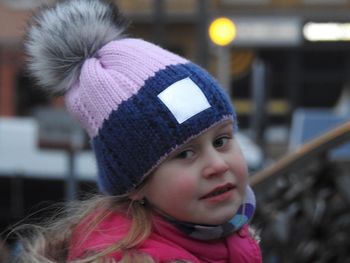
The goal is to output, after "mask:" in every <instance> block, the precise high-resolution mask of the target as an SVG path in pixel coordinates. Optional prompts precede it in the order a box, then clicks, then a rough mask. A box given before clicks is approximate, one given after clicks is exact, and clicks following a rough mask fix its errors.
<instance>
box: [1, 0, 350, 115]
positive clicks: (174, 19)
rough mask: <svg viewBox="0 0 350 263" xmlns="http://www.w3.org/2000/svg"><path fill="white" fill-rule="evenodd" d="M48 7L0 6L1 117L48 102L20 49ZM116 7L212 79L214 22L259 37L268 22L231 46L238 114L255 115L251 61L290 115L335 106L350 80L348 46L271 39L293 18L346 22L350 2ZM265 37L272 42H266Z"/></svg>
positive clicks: (259, 0) (275, 108)
mask: <svg viewBox="0 0 350 263" xmlns="http://www.w3.org/2000/svg"><path fill="white" fill-rule="evenodd" d="M42 2H45V3H47V2H49V3H50V2H52V1H40V0H37V1H34V0H32V1H21V0H17V1H2V2H1V3H0V116H16V115H26V114H28V113H29V111H30V110H31V108H32V107H33V106H35V105H37V104H40V103H45V102H46V100H45V98H43V96H42V95H41V94H40V93H38V92H37V91H36V90H35V88H34V86H35V85H34V84H33V83H31V82H29V80H28V78H27V76H26V74H25V71H24V68H23V65H24V56H23V46H22V39H23V37H24V28H25V25H26V21H27V20H28V18H29V16H30V15H31V13H32V12H31V9H33V8H35V7H37V6H38V5H40V4H41V3H42ZM116 2H118V4H119V6H120V8H121V10H122V11H123V12H125V13H126V14H127V16H128V17H130V19H131V21H132V25H131V28H130V29H131V34H132V35H134V36H136V37H142V38H145V39H148V40H152V41H154V42H156V43H158V44H160V45H163V46H165V47H166V48H169V49H171V50H173V51H174V52H177V53H180V54H181V55H184V56H186V57H189V58H191V59H192V60H194V61H195V62H197V63H199V64H201V65H202V66H203V67H205V68H207V69H208V70H209V71H211V72H212V73H213V74H216V69H217V66H216V65H217V55H216V51H215V49H216V47H214V46H213V44H211V43H210V41H209V39H208V37H207V27H208V24H209V22H210V21H211V20H212V19H213V18H215V17H218V16H227V17H230V18H232V19H233V21H235V19H240V20H242V19H243V20H244V21H247V22H246V24H245V25H246V28H244V30H245V31H246V33H247V32H248V33H249V32H250V35H254V34H255V33H256V32H255V33H254V30H259V28H257V29H256V28H254V27H256V23H259V22H260V23H263V22H264V21H265V20H266V19H270V20H271V21H272V26H271V25H270V28H269V27H268V26H267V27H266V28H262V30H265V33H264V32H263V33H260V36H259V33H257V34H255V35H256V36H255V38H254V36H253V37H252V38H251V40H248V41H246V42H243V44H242V43H241V44H238V45H235V43H233V45H232V47H231V49H230V51H231V52H230V56H231V58H230V59H231V66H230V67H231V68H230V72H231V76H230V77H231V84H232V90H233V94H234V99H235V100H236V107H237V111H238V112H240V113H241V114H249V113H251V111H252V110H253V109H252V105H251V104H250V102H249V98H250V95H251V89H250V84H251V83H250V82H251V73H252V63H253V61H254V60H256V59H257V58H258V59H261V60H262V61H263V62H264V64H265V65H266V66H267V68H268V72H269V73H268V80H269V81H270V82H269V87H270V88H269V90H268V92H269V93H268V95H269V97H270V98H271V101H269V102H268V105H267V107H268V111H269V112H270V113H272V114H277V115H282V116H284V115H285V114H287V115H288V113H290V111H292V110H293V109H294V108H295V107H298V106H309V107H323V106H325V107H330V106H333V104H334V103H335V101H336V99H337V97H338V96H339V93H340V92H341V89H342V86H343V85H345V83H346V82H347V81H348V80H347V75H348V74H347V72H348V71H349V67H350V66H349V64H350V63H349V55H348V53H349V52H348V45H347V43H346V42H340V41H332V42H320V41H318V42H310V41H307V40H306V39H305V38H303V36H299V37H300V39H298V40H293V39H292V38H290V40H288V39H287V40H286V41H291V42H290V44H288V43H279V42H278V40H277V41H275V40H274V39H273V36H277V38H278V36H282V35H288V30H290V28H289V29H288V28H287V27H286V28H285V30H284V29H283V28H281V27H280V28H277V27H276V24H278V23H279V18H284V19H285V18H288V19H294V21H296V22H295V23H296V24H295V27H300V28H299V29H298V33H299V32H300V34H301V32H302V27H303V26H304V25H305V24H306V23H308V22H348V16H347V13H348V12H349V10H350V1H348V0H332V1H327V0H284V1H277V0H245V1H242V0H203V1H198V0H191V1H189V0H178V1H172V0H144V1H141V0H133V1H127V0H121V1H116ZM249 21H251V22H249ZM273 23H275V27H274V26H273ZM260 29H261V28H260ZM276 30H277V31H276ZM278 30H279V31H278ZM261 34H265V35H261ZM291 34H292V33H291ZM294 34H295V33H294ZM264 37H265V38H266V41H265V42H263V41H262V42H261V41H260V40H261V39H263V38H264ZM259 39H260V40H259ZM269 39H270V42H269V41H268V40H269ZM293 41H298V43H292V42H293ZM316 94H317V96H316ZM283 120H284V119H283Z"/></svg>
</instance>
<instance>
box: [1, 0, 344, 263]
mask: <svg viewBox="0 0 350 263" xmlns="http://www.w3.org/2000/svg"><path fill="white" fill-rule="evenodd" d="M52 2H53V1H50V0H46V1H40V0H1V1H0V232H1V231H4V232H3V234H2V236H1V237H2V238H3V240H5V242H4V243H1V244H3V245H1V246H0V248H1V250H4V251H5V250H6V247H10V246H11V245H12V242H13V240H11V239H7V238H6V230H7V229H8V227H9V226H11V225H12V224H14V223H16V222H18V221H19V220H21V219H23V218H25V217H27V216H28V215H29V214H32V213H34V212H35V211H37V210H40V209H41V208H44V207H46V206H48V205H51V204H54V203H56V202H61V201H65V200H72V199H75V198H80V197H81V196H83V195H84V194H85V193H89V192H96V186H95V183H94V180H95V174H96V167H95V161H94V157H93V155H92V153H91V151H90V146H89V141H88V138H87V136H86V134H85V133H84V132H83V131H82V130H81V128H80V127H79V126H78V125H77V124H76V123H75V121H74V120H72V119H71V118H70V117H69V116H68V115H67V113H66V111H65V110H64V101H63V99H62V98H58V99H57V98H56V99H52V98H50V97H47V96H46V95H45V94H43V93H42V92H41V91H40V90H39V89H38V88H37V86H36V83H34V82H33V80H32V79H30V78H29V77H28V75H27V73H26V70H25V59H26V58H25V54H24V52H23V38H24V34H25V33H24V29H25V26H26V23H27V21H28V19H29V17H30V16H31V14H32V13H33V10H35V8H37V7H39V6H40V5H42V4H44V3H46V4H50V3H52ZM115 2H116V3H117V4H118V5H119V7H120V9H121V11H122V12H124V13H125V15H126V16H127V17H128V18H130V20H131V22H132V23H131V26H130V28H129V31H128V32H129V33H130V35H132V36H135V37H140V38H144V39H146V40H149V41H153V42H155V43H157V44H159V45H161V46H163V47H165V48H167V49H169V50H171V51H173V52H175V53H177V54H180V55H182V56H185V57H187V58H189V59H191V60H193V61H194V62H195V63H197V64H200V65H201V66H202V67H204V68H206V69H207V70H208V71H209V72H210V73H212V74H213V75H214V76H216V78H217V79H218V80H219V81H220V82H221V84H222V85H223V87H224V88H225V89H226V91H227V92H228V94H229V95H230V97H231V99H232V102H233V104H234V106H235V108H236V111H237V114H238V119H239V126H240V131H239V134H238V135H237V139H238V140H239V142H240V144H241V147H242V149H243V153H244V155H245V157H246V159H247V162H248V166H249V171H250V174H251V175H250V178H251V180H252V185H253V188H254V189H255V192H256V195H257V199H258V209H257V212H256V217H255V219H254V221H253V223H254V225H255V226H256V228H257V229H258V230H259V232H260V235H261V239H262V241H261V246H262V249H263V254H264V259H265V260H264V262H268V263H278V262H350V212H349V211H350V190H349V189H350V165H349V164H350V121H349V120H350V43H349V41H350V0H176V1H175V0H142V1H141V0H119V1H115ZM47 213H48V212H46V211H45V212H42V213H40V212H39V213H36V214H35V217H38V218H42V217H45V216H46V214H47ZM2 248H4V249H2ZM0 254H1V252H0ZM0 262H2V261H1V256H0Z"/></svg>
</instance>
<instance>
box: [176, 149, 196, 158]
mask: <svg viewBox="0 0 350 263" xmlns="http://www.w3.org/2000/svg"><path fill="white" fill-rule="evenodd" d="M193 155H194V152H193V151H191V150H185V151H182V152H180V153H179V154H177V155H176V158H178V159H187V158H191V157H192V156H193Z"/></svg>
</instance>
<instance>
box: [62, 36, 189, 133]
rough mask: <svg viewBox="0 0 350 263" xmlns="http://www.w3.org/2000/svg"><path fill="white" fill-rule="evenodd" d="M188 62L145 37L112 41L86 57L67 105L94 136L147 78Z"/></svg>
mask: <svg viewBox="0 0 350 263" xmlns="http://www.w3.org/2000/svg"><path fill="white" fill-rule="evenodd" d="M187 62H188V61H187V60H186V59H184V58H182V57H180V56H178V55H175V54H173V53H171V52H169V51H167V50H165V49H162V48H161V47H159V46H156V45H154V44H151V43H149V42H146V41H143V40H141V39H130V38H127V39H122V40H116V41H112V42H110V43H108V44H107V45H105V46H104V47H102V48H101V49H100V50H99V51H98V52H97V54H96V56H95V57H94V58H90V59H87V60H86V61H85V63H84V64H83V66H82V69H81V74H80V78H79V81H78V83H76V84H75V85H74V86H73V87H72V88H71V89H70V90H69V91H68V92H67V94H66V96H65V100H66V105H67V108H68V110H69V111H70V112H71V113H72V114H73V116H75V117H76V118H77V119H78V121H80V123H81V124H82V125H83V126H84V127H85V128H86V130H87V132H88V134H89V135H90V137H91V138H92V137H94V136H96V135H97V133H98V130H99V129H100V128H101V127H102V124H103V122H104V120H106V119H107V118H108V116H109V115H110V113H111V112H112V111H113V110H116V109H117V108H118V106H119V105H120V103H122V102H123V101H126V100H128V99H129V98H130V97H131V96H133V95H135V94H137V92H138V91H139V90H140V89H141V88H142V87H143V85H144V83H145V81H146V80H147V79H149V78H150V77H152V76H154V75H155V73H156V72H157V71H159V70H162V69H164V68H165V67H166V66H169V65H176V64H182V63H187Z"/></svg>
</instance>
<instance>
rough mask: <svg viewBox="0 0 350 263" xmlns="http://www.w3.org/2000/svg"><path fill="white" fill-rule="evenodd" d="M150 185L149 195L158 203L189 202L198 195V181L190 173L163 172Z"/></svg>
mask: <svg viewBox="0 0 350 263" xmlns="http://www.w3.org/2000/svg"><path fill="white" fill-rule="evenodd" d="M154 179H156V181H154V182H152V183H151V184H150V185H149V187H148V191H147V192H148V196H149V197H151V199H153V201H154V202H156V203H167V204H168V205H169V204H170V203H171V204H176V203H180V204H181V205H182V204H183V203H184V202H189V201H190V199H191V198H193V196H195V195H196V189H197V188H196V186H197V183H196V181H195V180H194V179H193V176H191V175H190V174H188V173H176V174H171V173H168V174H166V175H165V174H163V176H158V177H156V178H154Z"/></svg>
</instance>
